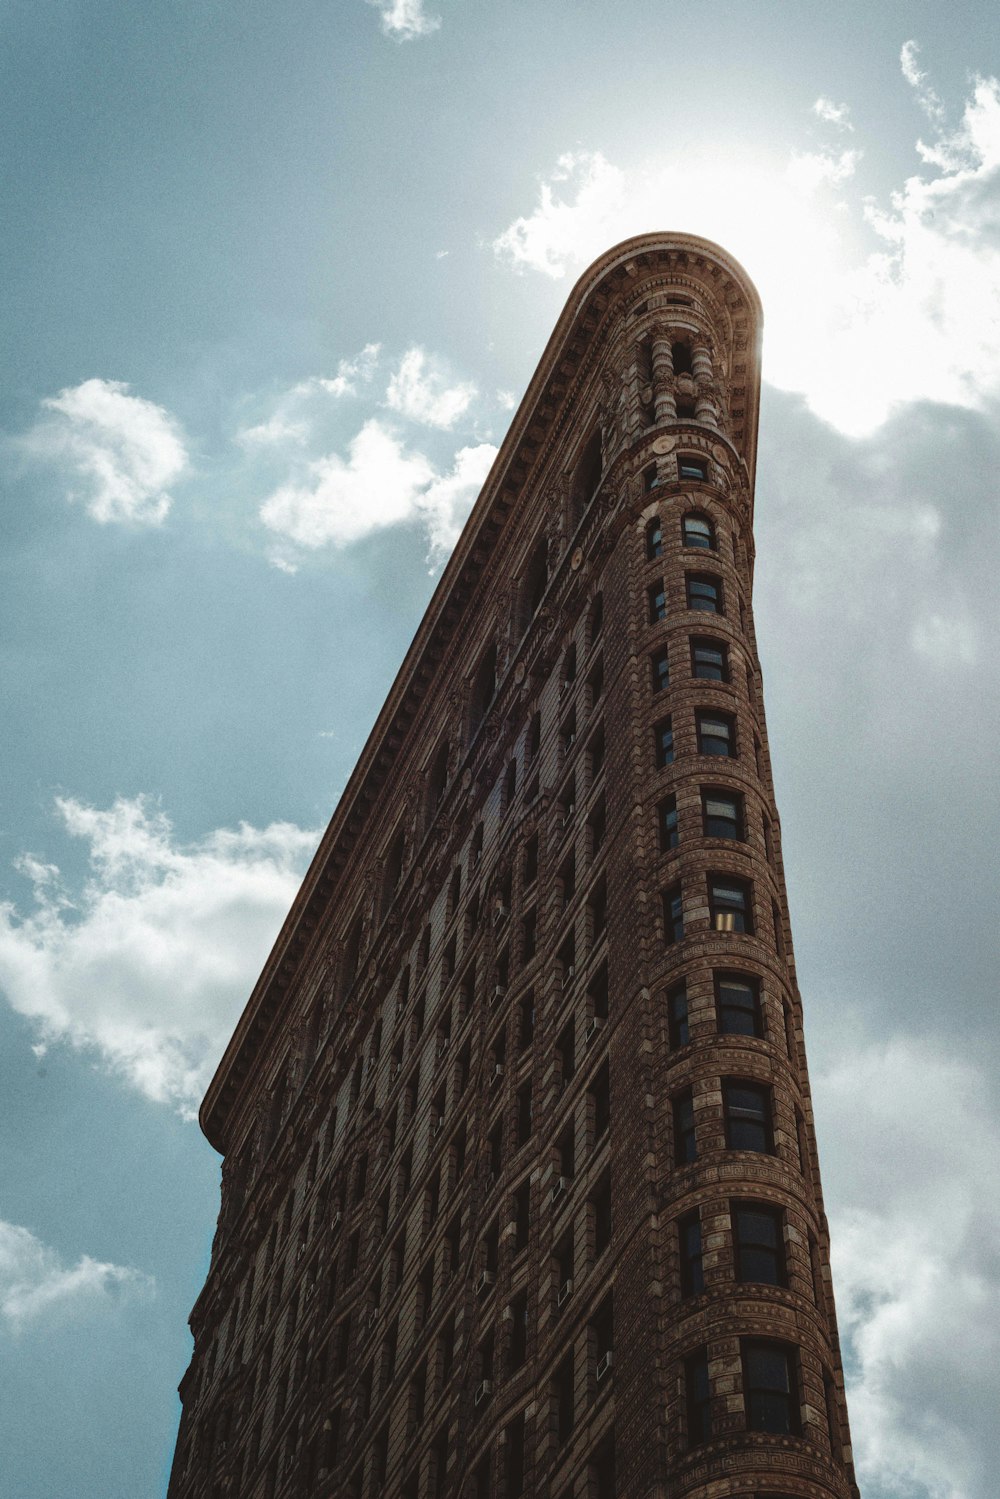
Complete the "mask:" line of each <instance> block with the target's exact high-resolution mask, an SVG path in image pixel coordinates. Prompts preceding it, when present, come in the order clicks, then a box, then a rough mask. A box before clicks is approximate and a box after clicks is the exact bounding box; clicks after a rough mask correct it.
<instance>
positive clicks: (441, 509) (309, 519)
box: [261, 418, 496, 565]
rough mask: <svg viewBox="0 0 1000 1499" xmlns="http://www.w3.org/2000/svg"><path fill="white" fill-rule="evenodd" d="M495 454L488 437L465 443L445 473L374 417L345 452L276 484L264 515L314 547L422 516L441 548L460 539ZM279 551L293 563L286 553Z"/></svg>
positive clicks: (300, 544) (289, 536) (279, 531)
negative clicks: (459, 532)
mask: <svg viewBox="0 0 1000 1499" xmlns="http://www.w3.org/2000/svg"><path fill="white" fill-rule="evenodd" d="M495 455H496V449H495V448H494V447H493V446H492V445H491V444H488V443H482V444H479V445H478V446H476V447H471V448H462V449H461V450H460V451H459V452H458V454H456V457H455V460H454V464H453V467H452V469H451V471H450V473H446V474H442V473H440V472H439V471H438V469H437V468H436V467H435V466H434V464H433V463H432V462H431V461H430V459H429V458H427V457H425V456H424V454H422V453H419V452H414V451H410V450H408V449H407V448H406V447H405V446H404V444H403V442H402V441H401V439H400V438H399V436H398V435H397V434H396V433H395V432H393V431H391V430H390V429H389V428H388V427H386V426H385V425H384V424H383V423H382V422H380V421H378V420H377V419H376V418H372V419H371V420H369V421H367V422H365V424H364V426H363V427H362V428H361V430H360V432H358V433H357V434H356V435H355V437H354V438H352V440H351V442H350V443H349V444H348V449H347V457H346V458H342V457H341V456H340V454H339V453H328V454H326V455H325V456H324V457H322V458H320V459H318V460H316V461H315V462H313V463H311V464H309V465H308V467H307V470H306V472H305V473H304V474H303V476H302V477H301V479H298V480H294V481H290V482H289V483H286V484H284V485H282V486H281V487H280V488H279V489H277V490H276V491H275V492H274V494H272V495H271V497H270V499H268V500H267V501H266V502H265V504H264V505H263V507H262V509H261V520H262V521H263V522H264V525H265V526H267V527H268V528H269V529H270V530H271V531H273V532H275V533H276V535H278V536H279V537H281V538H283V539H285V540H286V541H288V542H290V543H292V544H293V545H294V546H295V547H297V548H302V549H305V550H307V551H315V550H316V549H317V548H319V547H324V546H334V547H344V546H349V545H351V544H352V543H354V542H357V541H360V540H361V539H362V538H363V537H365V536H369V535H371V534H372V533H373V532H375V531H381V530H385V529H386V528H387V527H389V526H398V525H404V524H407V523H410V522H413V521H417V520H420V521H423V522H424V524H425V525H426V528H427V531H428V536H429V539H430V543H431V551H432V554H434V553H440V552H441V551H442V550H443V549H445V548H447V547H449V546H450V545H451V544H453V542H454V539H455V536H456V535H457V529H456V528H457V526H458V517H460V516H463V517H464V514H465V513H467V511H468V508H469V506H470V505H471V502H472V500H473V499H474V497H475V494H476V492H477V490H478V488H479V486H480V484H481V483H482V480H483V478H484V477H485V475H486V473H487V472H488V470H489V466H490V464H491V463H492V461H493V458H494V457H495ZM278 556H279V558H280V559H281V560H283V561H284V562H285V564H286V565H288V563H289V560H290V559H289V558H288V556H287V554H285V553H283V552H279V554H278Z"/></svg>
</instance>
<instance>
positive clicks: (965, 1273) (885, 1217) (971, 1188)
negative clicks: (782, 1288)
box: [816, 1037, 1000, 1499]
mask: <svg viewBox="0 0 1000 1499" xmlns="http://www.w3.org/2000/svg"><path fill="white" fill-rule="evenodd" d="M816 1092H817V1107H818V1110H819V1112H820V1115H821V1117H820V1126H819V1127H820V1133H821V1139H822V1140H823V1141H824V1142H826V1148H825V1149H824V1160H825V1161H826V1164H827V1167H828V1168H829V1166H830V1161H829V1160H828V1159H827V1157H831V1158H834V1159H836V1158H837V1157H842V1159H841V1160H840V1161H838V1164H837V1169H836V1170H834V1171H832V1172H831V1171H830V1170H829V1169H828V1170H827V1173H826V1174H827V1179H828V1180H831V1179H836V1181H838V1182H839V1183H842V1184H843V1186H844V1188H845V1189H846V1190H847V1191H848V1192H849V1193H850V1199H849V1200H848V1201H846V1202H843V1203H842V1204H840V1205H838V1206H837V1208H836V1209H834V1206H833V1204H831V1213H835V1217H836V1221H835V1224H834V1235H833V1265H834V1281H835V1286H836V1290H837V1296H838V1308H839V1312H840V1317H841V1322H842V1324H843V1329H844V1331H845V1332H846V1334H847V1337H848V1342H849V1347H850V1350H851V1352H852V1353H853V1357H854V1360H855V1361H856V1365H857V1368H856V1372H855V1373H854V1375H853V1379H852V1381H851V1388H850V1390H849V1397H850V1408H851V1424H852V1434H853V1437H854V1441H855V1450H856V1454H857V1457H858V1463H859V1478H860V1482H861V1488H862V1492H866V1491H870V1490H871V1488H875V1489H877V1490H878V1491H879V1492H884V1493H886V1494H893V1495H900V1496H903V1495H905V1496H907V1499H987V1496H988V1495H990V1494H992V1493H993V1491H994V1481H993V1475H992V1474H991V1473H988V1472H987V1471H986V1468H985V1462H986V1454H987V1453H989V1452H990V1450H991V1449H992V1446H993V1443H994V1439H995V1410H994V1409H993V1403H992V1399H991V1391H992V1389H993V1386H994V1384H995V1374H996V1370H997V1368H998V1367H1000V1207H998V1205H997V1202H996V1200H995V1196H991V1194H990V1193H988V1192H987V1193H984V1192H983V1190H982V1184H983V1182H986V1181H990V1180H992V1178H993V1175H994V1173H995V1163H996V1159H997V1155H998V1152H1000V1119H998V1116H997V1110H996V1104H995V1099H994V1098H993V1097H992V1096H991V1091H990V1088H989V1084H988V1082H987V1080H986V1078H985V1077H984V1075H983V1073H982V1072H981V1071H980V1070H979V1069H978V1068H976V1067H975V1066H973V1065H971V1064H970V1063H968V1062H963V1061H961V1060H958V1059H956V1058H955V1057H948V1056H944V1055H942V1052H941V1050H940V1048H939V1047H936V1046H931V1045H929V1044H927V1043H926V1042H921V1041H919V1040H914V1039H912V1038H905V1039H903V1038H898V1037H897V1038H895V1039H894V1040H892V1041H890V1042H889V1043H888V1044H884V1045H877V1046H875V1045H873V1046H871V1047H869V1048H862V1049H859V1050H857V1051H855V1052H851V1053H850V1054H849V1055H845V1056H843V1057H842V1058H841V1060H840V1061H839V1063H838V1065H837V1066H836V1067H835V1068H834V1069H833V1070H832V1071H830V1072H828V1073H827V1074H826V1075H825V1076H822V1077H820V1078H819V1079H818V1080H817V1083H816ZM861 1203H864V1204H865V1206H860V1204H861ZM871 1204H877V1206H871ZM957 1332H960V1335H958V1336H956V1333H957ZM866 1486H868V1487H867V1488H866Z"/></svg>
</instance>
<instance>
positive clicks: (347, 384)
mask: <svg viewBox="0 0 1000 1499" xmlns="http://www.w3.org/2000/svg"><path fill="white" fill-rule="evenodd" d="M380 350H381V344H377V343H369V344H365V346H364V348H363V349H362V350H361V351H360V353H358V354H355V355H353V356H352V357H351V358H349V359H341V360H340V361H339V363H338V364H337V373H336V374H335V375H329V376H327V375H313V376H310V378H309V379H308V380H299V381H298V382H297V383H296V384H295V385H293V386H292V387H291V389H289V390H286V391H284V392H283V393H282V394H281V396H279V398H278V399H277V401H276V403H275V404H274V405H273V407H272V409H271V411H270V412H269V414H268V415H267V416H266V417H264V419H263V420H262V421H259V422H256V423H254V424H253V425H252V426H249V427H241V428H240V430H239V431H238V432H237V434H236V439H237V441H238V442H240V443H242V444H243V445H244V446H245V447H248V448H264V447H276V446H280V445H284V444H288V443H304V442H306V441H307V440H308V438H309V436H310V434H311V432H312V430H313V424H314V420H315V418H316V416H317V413H318V408H320V407H321V406H327V407H328V406H329V402H330V400H331V399H332V400H333V401H340V400H342V399H343V398H345V397H347V396H356V395H357V394H358V393H359V389H360V388H361V387H364V386H367V385H370V384H371V382H372V380H373V379H374V376H375V372H376V370H377V369H378V362H379V353H380Z"/></svg>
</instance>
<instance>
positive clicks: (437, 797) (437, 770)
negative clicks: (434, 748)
mask: <svg viewBox="0 0 1000 1499" xmlns="http://www.w3.org/2000/svg"><path fill="white" fill-rule="evenodd" d="M447 790H448V741H447V740H445V742H444V744H442V746H441V748H440V749H439V750H438V752H437V754H436V755H435V757H434V763H433V764H432V765H431V769H430V777H429V780H428V810H429V811H430V812H431V813H434V812H435V811H436V810H437V808H438V807H439V806H440V805H441V803H442V801H443V800H444V794H445V792H446V791H447Z"/></svg>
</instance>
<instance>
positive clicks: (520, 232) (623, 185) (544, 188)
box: [493, 151, 658, 278]
mask: <svg viewBox="0 0 1000 1499" xmlns="http://www.w3.org/2000/svg"><path fill="white" fill-rule="evenodd" d="M628 188H629V184H628V180H627V178H626V174H625V173H624V172H623V171H622V170H621V169H620V168H619V167H615V166H612V165H611V163H610V162H609V161H608V159H607V158H606V157H605V156H603V155H602V153H601V152H600V151H577V152H573V151H567V152H566V153H564V155H562V156H560V157H559V160H558V161H557V162H556V168H555V171H554V172H553V173H552V177H551V179H550V181H548V182H541V183H540V184H539V190H538V204H537V206H536V208H535V209H534V211H533V212H532V213H530V214H528V215H526V216H522V217H521V218H518V219H515V220H514V222H513V224H511V225H510V226H509V227H508V228H507V229H505V230H504V231H503V233H502V234H500V235H498V236H497V238H496V239H495V240H494V241H493V249H494V252H495V253H496V254H497V255H499V256H500V257H501V259H506V260H508V261H509V262H510V264H512V265H513V266H515V267H516V268H517V269H518V270H526V269H527V270H535V271H542V272H544V273H545V275H547V276H553V277H556V278H559V277H562V276H565V274H566V271H567V268H568V266H569V264H570V263H574V264H579V263H582V262H586V261H588V260H592V259H593V258H594V256H595V255H597V254H598V253H599V251H600V250H601V249H604V248H606V247H607V246H608V245H609V244H613V243H614V241H615V239H622V238H623V237H624V235H625V234H627V233H631V232H638V231H632V230H630V229H622V228H621V227H620V225H621V224H623V223H625V222H626V221H628V220H632V221H633V222H638V220H639V217H641V215H640V216H637V215H636V214H634V213H630V212H629V208H628ZM567 195H569V196H567ZM648 222H658V216H657V218H654V219H652V220H647V223H648ZM581 237H582V243H581Z"/></svg>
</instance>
